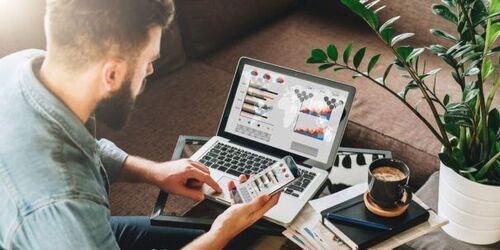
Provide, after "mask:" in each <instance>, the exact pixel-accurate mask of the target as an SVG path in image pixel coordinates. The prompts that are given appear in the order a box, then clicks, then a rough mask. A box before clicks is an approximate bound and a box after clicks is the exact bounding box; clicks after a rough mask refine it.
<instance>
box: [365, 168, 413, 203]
mask: <svg viewBox="0 0 500 250" xmlns="http://www.w3.org/2000/svg"><path fill="white" fill-rule="evenodd" d="M368 169H369V171H368V195H369V196H370V198H371V199H372V200H373V202H374V203H375V204H377V205H378V206H379V207H381V208H385V209H394V208H397V207H405V206H406V205H408V204H409V203H410V202H411V200H412V192H411V189H410V187H409V186H408V181H409V179H410V169H409V168H408V166H406V164H404V163H403V162H401V161H398V160H393V159H387V158H383V159H378V160H375V161H374V162H372V163H371V164H370V166H369V168H368Z"/></svg>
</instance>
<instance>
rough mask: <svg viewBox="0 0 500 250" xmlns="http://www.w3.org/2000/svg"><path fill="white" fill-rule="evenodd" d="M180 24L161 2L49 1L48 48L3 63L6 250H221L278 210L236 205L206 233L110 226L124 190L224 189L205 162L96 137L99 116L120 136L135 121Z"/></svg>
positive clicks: (1, 212) (120, 223)
mask: <svg viewBox="0 0 500 250" xmlns="http://www.w3.org/2000/svg"><path fill="white" fill-rule="evenodd" d="M172 15H173V8H172V5H171V4H170V3H168V4H165V3H163V2H161V1H157V0H47V10H46V16H45V31H46V32H45V33H46V40H47V51H46V52H45V51H40V50H26V51H21V52H18V53H15V54H12V55H9V56H7V57H5V58H2V59H0V128H1V133H0V143H1V144H0V249H20V248H21V249H115V248H118V247H121V248H133V249H142V248H179V247H182V246H184V244H186V243H188V242H189V241H191V240H192V239H194V238H196V239H195V240H194V241H193V242H191V243H190V244H189V245H187V246H186V248H203V249H219V248H222V247H224V246H225V245H226V244H227V243H228V242H229V241H230V240H231V239H232V238H234V237H235V236H236V235H238V234H239V233H240V232H241V231H243V230H244V229H245V228H247V227H248V226H250V225H251V224H252V223H254V222H255V221H257V220H258V219H259V218H261V217H262V216H263V214H264V213H265V212H266V211H267V210H269V209H270V208H271V207H272V206H274V205H275V204H276V203H277V201H278V199H279V197H278V196H274V197H268V196H262V197H260V198H259V199H257V200H256V201H255V202H252V203H248V204H237V205H233V206H231V207H230V208H228V209H227V210H226V211H225V212H224V213H223V214H221V215H220V216H219V217H218V218H217V219H216V220H215V222H214V224H213V225H212V227H211V229H210V231H208V232H207V233H205V234H203V235H201V236H200V234H201V233H202V232H199V231H197V230H189V229H173V228H160V227H154V226H150V225H149V222H148V220H147V218H145V217H132V218H127V217H116V218H115V217H111V218H110V211H109V203H108V190H109V185H110V183H112V182H114V181H125V182H143V183H149V184H153V185H156V186H158V187H160V188H161V189H163V190H165V191H167V192H170V193H174V194H179V195H183V196H186V197H189V198H192V199H195V200H201V199H203V198H204V195H203V193H202V191H201V190H200V187H201V185H209V186H211V187H212V188H213V189H215V190H216V191H219V192H220V191H222V190H221V187H219V186H218V185H217V183H216V182H215V181H214V180H213V179H211V178H210V174H209V171H208V169H207V168H206V167H205V166H203V165H202V164H200V163H197V162H194V161H191V160H188V159H183V160H179V161H173V162H164V163H157V162H153V161H149V160H146V159H142V158H140V157H137V156H131V155H127V154H126V153H125V152H124V151H122V150H121V149H119V148H118V147H116V146H115V145H114V144H113V143H111V142H110V141H107V140H105V139H101V140H96V139H95V137H94V134H95V123H94V122H95V121H94V114H95V118H96V119H97V120H100V121H101V122H103V123H105V124H107V125H108V126H109V127H111V128H113V129H120V128H121V127H122V126H123V124H124V123H125V122H126V120H127V116H128V114H129V111H130V110H131V109H132V107H133V105H134V102H135V99H136V97H137V96H138V95H139V94H140V92H141V91H142V89H143V88H144V85H145V77H147V76H148V75H150V74H152V73H153V66H152V63H153V61H154V60H155V59H157V58H158V57H159V49H160V40H161V33H162V28H164V27H166V26H167V24H168V22H169V19H171V17H172ZM241 181H244V178H242V179H241ZM230 186H231V187H230V188H234V183H230ZM198 236H199V237H198Z"/></svg>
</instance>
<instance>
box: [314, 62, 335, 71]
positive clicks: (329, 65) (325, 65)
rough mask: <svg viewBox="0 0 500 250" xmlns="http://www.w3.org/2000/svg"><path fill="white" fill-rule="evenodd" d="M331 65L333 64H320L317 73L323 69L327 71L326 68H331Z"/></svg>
mask: <svg viewBox="0 0 500 250" xmlns="http://www.w3.org/2000/svg"><path fill="white" fill-rule="evenodd" d="M333 65H335V64H334V63H325V64H322V65H320V66H319V67H318V71H319V72H321V71H323V70H325V69H328V68H331V67H333Z"/></svg>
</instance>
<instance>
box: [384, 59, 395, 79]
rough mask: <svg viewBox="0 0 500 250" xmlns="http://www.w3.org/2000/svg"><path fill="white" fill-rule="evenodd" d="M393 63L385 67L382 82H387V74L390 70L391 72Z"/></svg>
mask: <svg viewBox="0 0 500 250" xmlns="http://www.w3.org/2000/svg"><path fill="white" fill-rule="evenodd" d="M392 65H394V64H392V63H391V64H389V66H387V68H386V69H385V72H384V77H383V78H382V82H383V83H384V84H385V80H386V79H387V76H388V75H389V72H391V68H392Z"/></svg>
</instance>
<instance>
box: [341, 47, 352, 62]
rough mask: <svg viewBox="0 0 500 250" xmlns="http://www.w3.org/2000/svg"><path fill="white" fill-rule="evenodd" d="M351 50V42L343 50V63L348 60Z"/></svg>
mask: <svg viewBox="0 0 500 250" xmlns="http://www.w3.org/2000/svg"><path fill="white" fill-rule="evenodd" d="M351 50H352V43H349V45H347V47H346V48H345V50H344V56H343V59H344V63H345V64H347V63H348V62H349V56H350V55H351Z"/></svg>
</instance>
